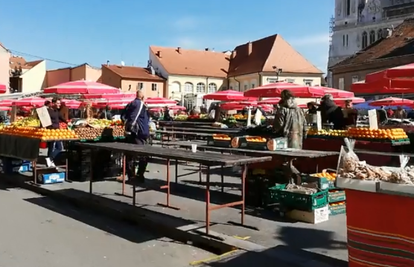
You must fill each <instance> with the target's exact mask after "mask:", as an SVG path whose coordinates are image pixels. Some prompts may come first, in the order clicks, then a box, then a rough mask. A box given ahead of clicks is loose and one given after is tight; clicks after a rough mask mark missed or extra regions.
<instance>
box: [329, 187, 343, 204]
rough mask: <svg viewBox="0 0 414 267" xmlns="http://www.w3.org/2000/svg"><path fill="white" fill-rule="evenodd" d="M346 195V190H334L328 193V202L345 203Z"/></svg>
mask: <svg viewBox="0 0 414 267" xmlns="http://www.w3.org/2000/svg"><path fill="white" fill-rule="evenodd" d="M345 200H346V195H345V190H335V189H334V190H332V191H329V193H328V201H329V203H334V202H340V201H345Z"/></svg>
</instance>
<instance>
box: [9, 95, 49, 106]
mask: <svg viewBox="0 0 414 267" xmlns="http://www.w3.org/2000/svg"><path fill="white" fill-rule="evenodd" d="M45 101H46V99H45V98H41V97H28V98H22V99H19V100H16V101H14V102H13V105H16V106H34V107H41V106H44V105H45Z"/></svg>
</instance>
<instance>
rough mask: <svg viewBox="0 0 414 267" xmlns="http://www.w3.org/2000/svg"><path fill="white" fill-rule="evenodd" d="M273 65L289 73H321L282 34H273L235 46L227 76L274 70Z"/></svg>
mask: <svg viewBox="0 0 414 267" xmlns="http://www.w3.org/2000/svg"><path fill="white" fill-rule="evenodd" d="M249 50H250V51H249ZM274 67H277V68H278V69H282V71H283V72H291V73H316V74H322V73H323V72H322V71H321V70H319V69H318V68H317V67H315V66H314V65H313V64H312V63H311V62H309V61H308V60H307V59H306V58H305V57H303V56H302V55H301V54H300V53H299V52H297V51H296V50H295V49H294V48H293V47H292V46H291V45H290V44H289V43H288V42H286V41H285V40H284V39H283V38H282V36H280V35H279V34H275V35H272V36H268V37H266V38H263V39H260V40H257V41H254V42H249V43H246V44H243V45H239V46H237V47H236V48H235V50H234V51H233V56H232V59H231V61H230V68H229V76H237V75H243V74H250V73H255V72H274V71H275V69H274Z"/></svg>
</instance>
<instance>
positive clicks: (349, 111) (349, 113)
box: [342, 100, 358, 126]
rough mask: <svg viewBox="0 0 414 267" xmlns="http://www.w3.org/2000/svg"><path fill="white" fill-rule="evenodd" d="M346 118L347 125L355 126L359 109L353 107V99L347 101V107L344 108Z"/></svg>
mask: <svg viewBox="0 0 414 267" xmlns="http://www.w3.org/2000/svg"><path fill="white" fill-rule="evenodd" d="M342 112H343V114H344V119H345V125H346V126H348V125H353V126H355V125H356V123H357V119H358V111H357V110H356V109H354V108H353V107H352V101H351V100H346V101H345V108H344V109H343V110H342Z"/></svg>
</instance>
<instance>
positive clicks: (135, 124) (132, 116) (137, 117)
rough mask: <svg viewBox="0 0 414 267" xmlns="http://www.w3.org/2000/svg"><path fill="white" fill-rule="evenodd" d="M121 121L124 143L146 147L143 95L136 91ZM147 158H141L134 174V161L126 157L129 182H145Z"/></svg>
mask: <svg viewBox="0 0 414 267" xmlns="http://www.w3.org/2000/svg"><path fill="white" fill-rule="evenodd" d="M122 119H123V120H124V122H125V134H126V136H125V137H126V142H127V143H130V144H135V145H142V146H143V145H146V144H147V140H148V137H149V114H148V109H147V107H146V106H145V103H144V93H143V92H142V91H141V90H139V91H137V95H136V98H135V99H134V100H133V101H132V102H131V103H129V104H128V105H127V107H126V108H125V110H124V112H123V114H122ZM147 165H148V158H147V157H141V158H140V159H139V163H138V171H137V173H135V159H134V158H133V157H129V156H127V168H126V169H127V170H126V171H127V174H128V180H129V181H130V182H132V181H134V180H136V181H138V182H141V183H143V182H145V177H144V174H145V171H146V168H147Z"/></svg>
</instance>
